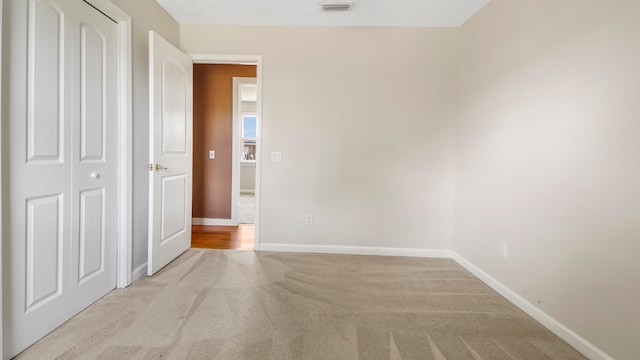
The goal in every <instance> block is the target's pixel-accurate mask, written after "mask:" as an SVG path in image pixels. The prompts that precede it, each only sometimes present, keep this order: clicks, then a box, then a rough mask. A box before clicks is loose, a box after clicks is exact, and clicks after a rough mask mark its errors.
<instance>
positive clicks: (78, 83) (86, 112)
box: [69, 0, 118, 314]
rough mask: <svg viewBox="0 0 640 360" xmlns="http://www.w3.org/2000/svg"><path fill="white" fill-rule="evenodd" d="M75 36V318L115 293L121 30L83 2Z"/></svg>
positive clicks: (72, 286) (72, 284)
mask: <svg viewBox="0 0 640 360" xmlns="http://www.w3.org/2000/svg"><path fill="white" fill-rule="evenodd" d="M74 2H75V3H76V7H77V10H78V11H80V10H82V11H81V14H80V15H81V16H80V18H81V21H80V23H79V24H78V25H74V26H76V28H75V30H77V31H73V34H72V36H73V39H72V41H73V42H72V43H73V44H77V45H76V46H74V47H73V51H74V57H75V58H76V59H78V62H79V63H78V65H77V66H75V68H74V71H73V74H74V80H73V81H74V84H73V91H74V92H73V94H72V98H73V99H74V106H73V111H74V112H75V113H74V116H73V117H72V119H73V121H72V124H71V139H72V144H71V147H72V154H71V155H72V158H71V167H72V169H73V174H72V175H73V176H72V178H73V187H72V194H71V196H72V199H73V204H72V205H71V219H72V228H71V239H72V241H71V267H70V271H71V273H70V276H71V279H70V282H69V286H70V288H69V294H70V301H69V304H70V305H71V306H72V308H71V313H72V314H75V313H77V312H79V311H81V310H82V309H84V308H85V307H86V306H87V305H89V304H91V303H93V302H95V301H96V300H98V299H99V298H101V297H102V296H104V295H105V294H106V293H108V292H109V291H111V290H113V289H114V288H115V287H116V264H117V203H116V201H117V198H118V194H117V187H118V185H117V173H118V168H117V166H118V162H117V161H118V148H117V145H118V126H117V123H118V113H117V112H118V98H117V96H118V88H117V86H118V84H117V78H118V75H117V74H118V59H117V53H118V50H117V45H118V27H117V25H116V23H115V22H113V21H112V20H111V19H109V18H108V17H106V16H104V15H103V14H101V13H100V12H98V11H96V10H95V9H93V8H91V7H90V6H89V5H87V4H86V3H85V2H83V1H79V0H75V1H74Z"/></svg>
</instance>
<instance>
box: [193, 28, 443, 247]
mask: <svg viewBox="0 0 640 360" xmlns="http://www.w3.org/2000/svg"><path fill="white" fill-rule="evenodd" d="M455 39H456V31H455V29H425V28H366V27H361V28H355V27H293V28H292V27H248V26H204V25H182V26H181V46H182V49H183V50H184V51H185V52H187V53H214V54H257V55H262V56H263V71H264V73H263V75H264V76H263V118H262V125H263V128H262V129H263V130H262V135H263V140H264V142H263V149H262V154H261V156H262V159H270V155H269V154H270V152H272V151H279V152H282V158H283V161H282V163H271V162H269V161H264V162H263V163H262V164H263V167H262V176H261V190H262V193H261V202H260V206H261V208H260V219H261V220H260V226H261V228H260V239H261V243H262V244H265V243H285V244H311V245H350V246H382V247H395V248H421V249H424V248H427V249H447V248H450V247H451V229H452V205H453V180H454V174H453V172H454V167H453V163H454V146H453V138H452V120H453V119H452V116H451V110H452V105H453V101H454V90H455V84H454V81H453V80H452V79H454V69H455V63H454V59H455V50H456V48H455V43H456V41H455ZM415 104H418V106H416V105H415ZM305 214H313V216H314V225H313V226H305Z"/></svg>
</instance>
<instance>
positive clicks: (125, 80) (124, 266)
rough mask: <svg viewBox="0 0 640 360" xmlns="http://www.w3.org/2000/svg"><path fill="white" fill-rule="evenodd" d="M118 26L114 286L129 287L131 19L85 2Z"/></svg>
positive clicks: (106, 5)
mask: <svg viewBox="0 0 640 360" xmlns="http://www.w3.org/2000/svg"><path fill="white" fill-rule="evenodd" d="M84 1H85V2H87V3H89V4H90V5H91V6H93V7H94V8H96V9H97V10H98V11H100V12H102V13H103V14H105V15H106V16H108V17H110V18H111V19H112V20H114V21H115V22H116V23H117V24H118V72H119V74H118V103H119V105H118V107H119V109H118V191H117V193H118V206H117V208H118V231H117V234H118V246H117V249H118V250H117V251H118V255H117V262H118V263H117V266H116V269H117V270H116V286H117V287H118V288H124V287H127V286H129V285H130V284H131V267H132V264H131V262H132V258H131V256H132V255H131V253H132V243H133V240H132V230H131V229H132V214H133V212H132V190H131V189H132V184H133V179H132V174H133V165H132V164H133V156H132V155H133V140H132V139H133V126H132V118H133V115H132V109H133V106H132V72H131V54H132V51H131V16H129V14H127V13H126V12H124V11H122V10H121V9H120V8H119V7H118V6H116V5H114V4H113V3H112V2H111V1H110V0H84Z"/></svg>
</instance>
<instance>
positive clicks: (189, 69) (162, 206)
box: [147, 31, 193, 275]
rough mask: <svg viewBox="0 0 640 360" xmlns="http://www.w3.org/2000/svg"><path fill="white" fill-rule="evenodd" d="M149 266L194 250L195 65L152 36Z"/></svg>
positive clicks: (155, 266)
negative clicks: (192, 198) (193, 96)
mask: <svg viewBox="0 0 640 360" xmlns="http://www.w3.org/2000/svg"><path fill="white" fill-rule="evenodd" d="M149 89H150V94H149V111H150V115H149V118H150V119H149V134H150V139H149V145H150V146H149V159H150V161H149V162H150V164H149V170H150V173H149V255H148V256H149V262H148V267H147V274H148V275H153V274H154V273H155V272H157V271H158V270H160V269H161V268H163V267H164V266H165V265H167V264H168V263H170V262H171V261H172V260H173V259H175V258H176V257H178V255H180V254H182V253H183V252H185V251H186V250H187V249H188V248H189V247H190V246H191V186H192V183H191V170H192V152H193V149H192V147H193V146H192V91H193V63H192V61H191V58H189V57H188V56H186V55H185V54H183V53H182V52H181V51H180V50H178V49H177V48H176V47H174V46H173V45H171V44H170V43H169V42H168V41H166V40H165V39H163V38H162V37H160V36H159V35H158V34H156V33H155V32H153V31H151V32H149Z"/></svg>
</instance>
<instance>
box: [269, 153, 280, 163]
mask: <svg viewBox="0 0 640 360" xmlns="http://www.w3.org/2000/svg"><path fill="white" fill-rule="evenodd" d="M271 162H274V163H279V162H282V153H281V152H275V151H273V152H271Z"/></svg>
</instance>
